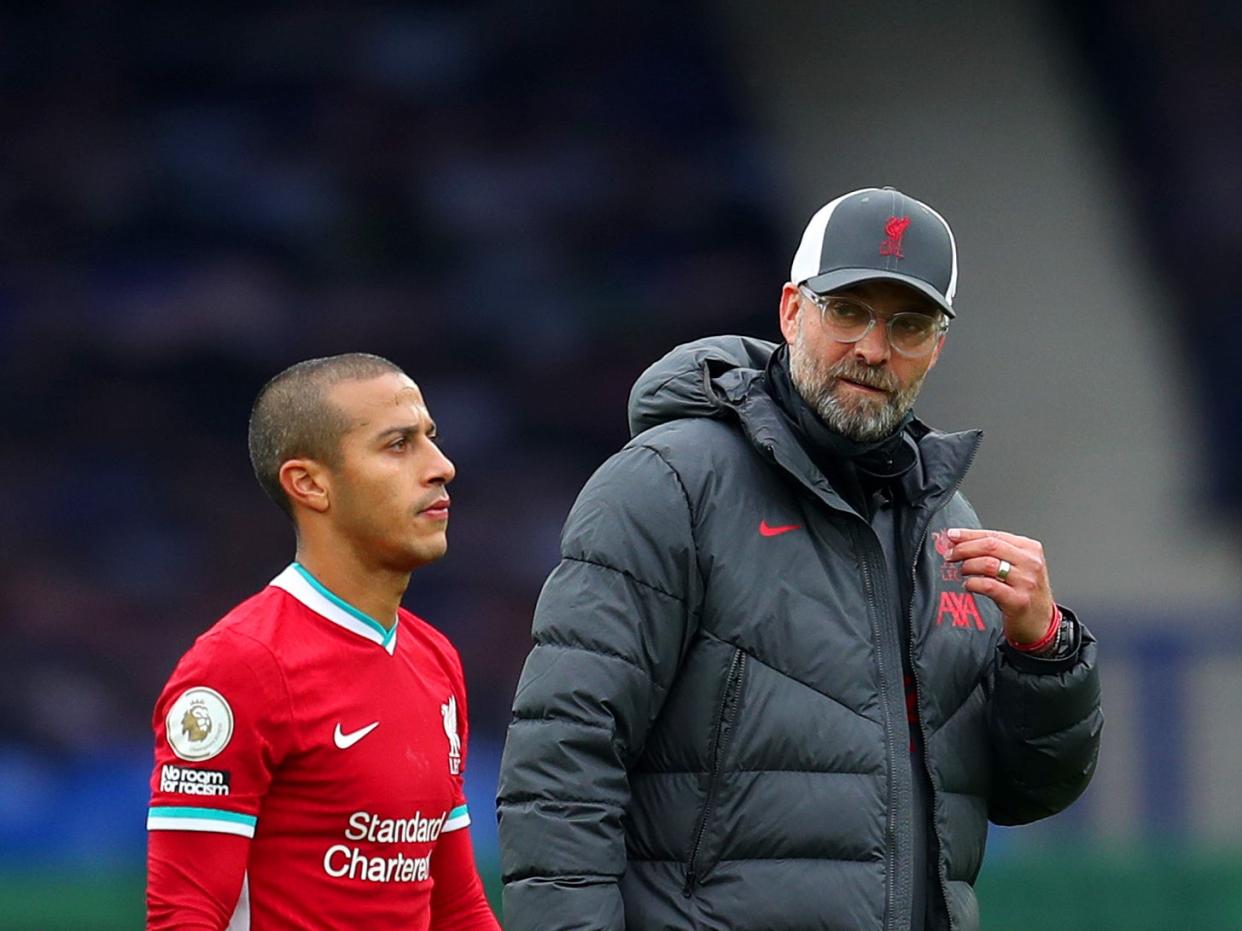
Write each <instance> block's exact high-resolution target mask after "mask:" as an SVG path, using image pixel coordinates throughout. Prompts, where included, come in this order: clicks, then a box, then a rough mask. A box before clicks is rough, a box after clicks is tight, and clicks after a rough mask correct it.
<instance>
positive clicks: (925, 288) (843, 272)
mask: <svg viewBox="0 0 1242 931" xmlns="http://www.w3.org/2000/svg"><path fill="white" fill-rule="evenodd" d="M865 281H892V282H894V283H896V284H904V285H905V286H906V287H909V288H913V289H914V290H915V291H918V292H919V294H922V295H923V296H924V297H926V298H927V299H928V300H929V301H932V302H934V303H935V305H936V306H937V307H939V308H940V309H941V310H943V311H944V312H945V315H946V316H948V317H949V319H953V318H954V317H956V316H957V314H956V313H954V311H953V305H952V304H950V303H949V302H948V301H946V300H945V297H944V295H943V294H941V293H940V292H939V291H937V290H936V289H935V288H934V287H932V286H931V285H930V284H928V283H927V282H926V281H924V280H923V279H921V278H915V277H913V276H911V275H902V274H899V273H897V272H891V271H881V270H879V269H875V268H838V269H834V270H833V271H830V272H826V273H824V274H822V275H816V276H815V277H813V278H808V279H807V280H806V281H803V282H800V283H801V284H804V285H806V286H807V287H808V288H810V289H811V290H812V291H814V292H815V293H816V294H828V293H829V292H831V291H840V290H841V289H843V288H849V287H852V286H853V285H856V284H862V283H863V282H865Z"/></svg>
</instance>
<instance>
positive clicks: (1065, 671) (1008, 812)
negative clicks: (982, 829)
mask: <svg viewBox="0 0 1242 931" xmlns="http://www.w3.org/2000/svg"><path fill="white" fill-rule="evenodd" d="M1061 610H1062V611H1063V612H1065V613H1070V614H1071V617H1072V616H1073V615H1072V613H1071V612H1069V611H1068V609H1066V608H1062V609H1061ZM1075 623H1076V624H1077V626H1078V632H1079V644H1078V649H1077V650H1075V651H1074V652H1073V654H1072V655H1070V656H1067V657H1065V658H1064V659H1059V660H1043V659H1036V658H1034V657H1029V656H1025V655H1023V654H1022V653H1019V652H1018V651H1016V650H1013V649H1011V648H1009V647H1005V646H1002V647H1000V648H998V650H997V659H996V668H995V676H994V679H993V692H992V701H991V705H990V711H989V719H988V727H989V731H990V736H991V742H992V753H993V783H992V794H991V800H990V804H989V808H988V817H989V818H990V819H991V820H992V821H994V822H996V823H997V824H1027V823H1029V822H1031V821H1036V820H1038V819H1040V818H1046V817H1048V816H1049V815H1054V814H1056V813H1057V812H1059V811H1061V810H1062V809H1064V808H1066V807H1067V806H1068V805H1069V804H1070V803H1071V802H1073V801H1074V799H1076V798H1078V796H1079V795H1081V794H1082V792H1083V790H1084V789H1086V787H1087V784H1088V783H1089V782H1090V781H1091V775H1092V773H1093V772H1094V771H1095V764H1096V759H1097V757H1098V756H1099V750H1100V731H1101V729H1102V728H1103V726H1104V715H1103V713H1102V712H1101V711H1100V679H1099V672H1098V670H1097V668H1096V643H1095V638H1094V637H1092V636H1091V633H1090V631H1088V630H1087V629H1086V628H1085V627H1083V626H1082V625H1081V624H1080V623H1078V622H1077V619H1076V618H1075Z"/></svg>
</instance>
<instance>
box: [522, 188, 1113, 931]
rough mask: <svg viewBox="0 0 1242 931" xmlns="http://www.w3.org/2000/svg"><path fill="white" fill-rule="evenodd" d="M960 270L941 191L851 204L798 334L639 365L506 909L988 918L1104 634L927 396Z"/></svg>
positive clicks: (575, 553)
mask: <svg viewBox="0 0 1242 931" xmlns="http://www.w3.org/2000/svg"><path fill="white" fill-rule="evenodd" d="M956 280H957V255H956V247H955V245H954V242H953V237H952V233H951V232H950V230H949V227H948V225H947V224H946V223H945V222H944V220H943V219H942V218H941V217H940V216H939V214H937V213H935V211H933V210H931V209H930V208H929V207H927V206H926V205H924V204H922V203H920V202H919V201H917V200H914V199H913V198H909V197H906V196H905V195H903V194H901V193H899V192H897V191H894V190H892V189H889V188H885V189H874V188H871V189H866V190H863V191H856V192H853V193H851V194H847V195H843V196H842V197H839V198H837V199H836V200H834V201H832V202H831V203H829V204H827V205H826V206H825V207H823V208H822V209H821V210H820V211H819V212H818V213H816V215H815V216H814V217H813V218H812V220H811V222H810V224H809V225H808V227H807V230H806V233H805V235H804V237H803V240H802V245H801V247H800V248H799V249H798V252H797V254H796V255H795V258H794V263H793V271H792V274H791V276H790V282H789V283H788V284H786V285H785V288H784V291H783V293H782V298H781V310H780V322H781V331H782V333H783V335H784V337H785V344H783V345H781V346H780V347H779V348H777V347H775V346H773V345H772V344H770V343H765V342H761V341H759V340H752V339H747V338H744V337H736V336H734V337H718V338H714V339H706V340H702V341H699V342H696V343H692V344H689V345H687V346H682V347H679V348H678V349H675V350H674V351H673V352H672V353H670V354H669V355H668V356H666V357H665V358H664V359H662V360H661V361H659V362H657V363H656V364H655V365H654V366H652V367H651V368H650V369H649V370H648V371H647V372H645V373H644V374H643V376H642V377H641V378H640V379H639V381H638V383H637V384H636V385H635V386H634V391H633V393H632V395H631V397H630V427H631V431H632V434H633V439H632V440H631V441H630V442H629V443H628V444H627V445H626V446H625V448H624V449H622V450H621V451H620V452H619V453H617V454H616V455H615V456H613V457H612V458H611V459H609V460H608V461H607V462H606V463H605V464H604V465H603V466H602V467H601V468H600V469H599V471H598V472H596V474H595V475H594V476H593V477H592V478H591V480H590V481H589V482H588V483H587V485H586V487H585V488H584V489H583V491H582V493H581V495H580V496H579V498H578V501H577V503H576V504H575V505H574V508H573V511H572V512H571V513H570V516H569V519H568V522H567V523H566V525H565V530H564V534H563V538H562V559H561V563H560V565H559V566H558V567H557V568H556V570H555V571H554V572H553V573H552V575H551V577H550V578H549V579H548V582H547V584H546V586H545V587H544V590H543V593H542V595H541V596H540V599H539V604H538V607H537V608H536V613H535V620H534V641H535V647H534V649H533V650H532V652H531V654H530V657H529V658H528V659H527V661H526V666H525V669H524V670H523V673H522V678H521V682H520V684H519V686H518V691H517V696H516V698H515V699H514V709H513V714H514V718H513V723H512V725H511V726H510V728H509V736H508V741H507V743H506V746H505V753H504V759H503V762H502V766H501V780H500V794H499V799H498V801H499V818H500V842H501V851H502V869H503V873H504V880H505V892H504V909H505V925H506V927H507V928H509V929H510V931H562V929H563V931H568V929H582V931H604V929H607V931H614V929H623V928H628V929H631V931H657V929H691V928H704V929H729V931H812V929H824V931H870V929H877V931H878V929H884V931H905V929H914V931H946V929H953V931H973V929H976V928H978V927H979V914H978V906H977V904H976V901H975V895H974V890H973V883H974V881H975V878H976V876H977V875H978V873H979V868H980V865H981V863H982V859H983V848H984V841H985V839H986V835H987V822H988V820H989V819H990V820H992V821H994V822H996V823H998V824H1023V823H1026V822H1030V821H1034V820H1036V819H1038V818H1043V817H1047V816H1048V815H1051V814H1054V813H1056V812H1058V811H1060V810H1061V809H1063V808H1065V807H1066V806H1067V805H1069V804H1070V803H1071V802H1072V801H1073V800H1074V799H1075V798H1077V797H1078V795H1079V794H1080V793H1081V792H1082V791H1083V789H1084V788H1085V787H1086V785H1087V783H1088V781H1089V780H1090V778H1091V774H1092V772H1093V770H1094V768H1095V761H1096V756H1097V753H1098V749H1099V738H1100V729H1101V726H1102V723H1103V719H1102V716H1101V714H1100V705H1099V682H1098V677H1097V672H1096V667H1095V656H1096V651H1095V641H1094V639H1093V638H1092V636H1091V634H1090V633H1089V632H1088V631H1087V630H1086V628H1085V627H1084V626H1082V625H1081V624H1080V623H1079V621H1078V620H1077V618H1075V617H1074V615H1073V614H1072V613H1071V612H1070V611H1069V610H1068V609H1067V608H1064V607H1060V606H1058V605H1056V603H1055V602H1054V600H1053V597H1052V591H1051V588H1050V586H1049V582H1048V574H1047V571H1046V569H1045V565H1044V560H1043V552H1042V548H1041V546H1040V544H1039V543H1038V542H1036V541H1033V540H1029V539H1027V538H1025V537H1020V536H1017V535H1013V534H1008V533H1004V532H1000V531H992V530H983V529H981V528H980V525H979V521H978V519H977V518H976V516H975V513H974V510H973V509H972V508H971V506H970V504H969V503H968V502H967V501H966V499H965V498H964V497H963V496H962V494H961V493H960V491H959V490H958V489H959V487H960V485H961V483H962V479H963V477H964V475H965V473H966V470H967V468H968V467H969V465H970V462H971V460H972V459H973V458H974V455H975V451H976V448H977V447H978V445H979V441H980V434H979V433H978V432H977V431H974V432H967V433H951V434H942V433H938V432H936V431H934V430H931V429H930V428H928V427H927V426H925V425H924V424H922V423H921V422H919V421H918V420H916V419H914V418H913V415H912V414H911V408H912V405H913V403H914V400H915V397H916V396H917V395H918V392H919V389H920V387H921V385H922V382H923V378H924V377H925V376H926V374H927V372H928V371H929V370H930V368H931V367H932V365H934V364H935V361H936V359H937V357H938V355H939V352H940V348H941V346H942V345H943V342H944V335H945V330H946V329H947V327H948V321H949V319H951V318H952V317H953V315H954V311H953V304H952V302H953V294H954V291H955V288H956Z"/></svg>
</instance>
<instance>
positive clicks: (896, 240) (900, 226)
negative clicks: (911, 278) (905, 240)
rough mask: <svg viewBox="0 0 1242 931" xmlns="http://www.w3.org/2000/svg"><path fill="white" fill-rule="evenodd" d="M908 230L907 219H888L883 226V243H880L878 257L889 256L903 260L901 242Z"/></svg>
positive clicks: (908, 222) (908, 219) (908, 221)
mask: <svg viewBox="0 0 1242 931" xmlns="http://www.w3.org/2000/svg"><path fill="white" fill-rule="evenodd" d="M909 228H910V218H909V217H889V218H888V222H887V223H885V224H884V242H882V243H880V255H891V256H892V257H893V258H895V259H904V258H905V255H904V254H903V253H902V251H901V240H902V237H903V236H905V235H906V230H908V229H909Z"/></svg>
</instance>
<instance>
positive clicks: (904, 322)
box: [798, 285, 949, 359]
mask: <svg viewBox="0 0 1242 931" xmlns="http://www.w3.org/2000/svg"><path fill="white" fill-rule="evenodd" d="M798 290H799V291H801V292H802V296H803V297H805V298H806V299H807V300H808V301H810V302H811V303H812V304H814V305H815V306H816V307H818V308H819V316H820V319H821V320H823V322H824V326H825V327H826V328H827V330H828V332H829V333H830V334H831V335H832V338H833V339H835V340H836V341H837V342H839V343H857V342H858V341H859V340H861V339H862V338H863V337H864V336H866V335H867V334H868V333H870V332H871V329H872V327H874V326H875V324H876V321H877V320H883V321H884V322H885V324H884V325H885V328H886V329H887V330H888V344H889V345H890V346H892V347H893V351H894V352H896V353H897V354H898V355H902V356H905V357H906V358H907V359H917V358H919V357H921V356H925V355H927V354H928V353H929V352H931V351H932V349H933V348H934V347H935V345H936V340H937V339H939V338H940V336H941V334H943V333H944V331H945V330H947V329H948V328H949V321H948V320H945V319H944V318H943V317H941V316H940V315H939V314H935V315H932V314H924V313H919V312H918V311H914V310H905V311H902V312H901V313H896V314H893V315H892V316H891V317H885V316H884V315H883V314H878V313H876V312H875V310H874V309H873V308H872V307H871V306H870V305H869V304H864V303H863V302H862V301H860V300H857V299H855V298H852V297H836V296H830V295H826V294H816V293H815V292H814V291H812V290H811V289H810V288H808V287H807V286H806V285H798Z"/></svg>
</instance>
